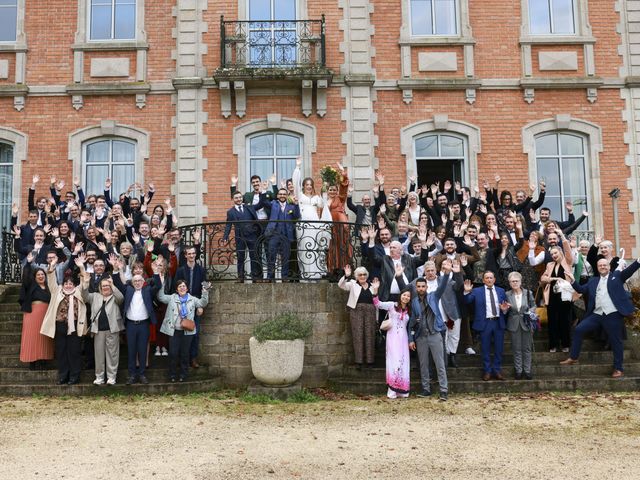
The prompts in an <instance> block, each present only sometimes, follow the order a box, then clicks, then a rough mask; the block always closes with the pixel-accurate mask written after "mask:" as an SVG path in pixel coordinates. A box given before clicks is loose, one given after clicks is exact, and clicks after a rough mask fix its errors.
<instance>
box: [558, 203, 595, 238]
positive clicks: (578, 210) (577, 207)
mask: <svg viewBox="0 0 640 480" xmlns="http://www.w3.org/2000/svg"><path fill="white" fill-rule="evenodd" d="M565 201H566V202H571V203H573V214H574V216H575V217H576V220H577V219H578V218H580V215H582V213H583V212H584V211H585V210H589V207H588V205H587V197H586V196H585V197H565ZM564 215H565V217H567V213H566V211H565V213H564ZM590 229H591V223H590V218H589V217H587V219H586V220H585V221H584V222H582V223H581V224H580V226H579V227H578V231H581V230H590Z"/></svg>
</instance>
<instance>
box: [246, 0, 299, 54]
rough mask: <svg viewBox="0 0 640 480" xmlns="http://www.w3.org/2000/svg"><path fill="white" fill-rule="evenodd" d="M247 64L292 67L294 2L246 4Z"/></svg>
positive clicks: (262, 0)
mask: <svg viewBox="0 0 640 480" xmlns="http://www.w3.org/2000/svg"><path fill="white" fill-rule="evenodd" d="M248 2H249V20H250V22H249V32H248V36H249V64H250V65H251V66H254V67H266V66H278V65H295V64H296V63H297V48H296V39H297V34H296V23H295V21H291V20H296V0H248Z"/></svg>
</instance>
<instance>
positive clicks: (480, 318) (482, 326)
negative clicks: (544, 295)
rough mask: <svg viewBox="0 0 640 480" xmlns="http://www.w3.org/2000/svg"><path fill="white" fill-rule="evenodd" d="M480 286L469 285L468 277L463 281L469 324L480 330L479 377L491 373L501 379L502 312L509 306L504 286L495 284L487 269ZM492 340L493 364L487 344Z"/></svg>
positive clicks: (503, 325) (486, 377)
mask: <svg viewBox="0 0 640 480" xmlns="http://www.w3.org/2000/svg"><path fill="white" fill-rule="evenodd" d="M482 282H483V283H484V285H483V286H482V287H476V288H473V285H472V283H471V281H470V280H465V282H464V300H465V302H466V303H467V304H473V305H474V307H475V312H474V318H473V325H472V328H473V329H474V330H475V331H477V332H480V339H481V342H482V370H483V374H482V380H484V381H487V380H489V379H490V378H491V376H493V378H495V379H496V380H504V377H503V376H502V351H503V348H504V330H505V327H506V322H505V314H504V312H505V311H506V310H508V309H509V304H508V303H507V296H506V294H505V292H504V290H503V289H502V288H500V287H496V286H495V283H496V277H495V274H494V273H493V272H492V271H489V270H487V271H486V272H484V274H483V275H482ZM492 343H493V364H492V363H491V344H492Z"/></svg>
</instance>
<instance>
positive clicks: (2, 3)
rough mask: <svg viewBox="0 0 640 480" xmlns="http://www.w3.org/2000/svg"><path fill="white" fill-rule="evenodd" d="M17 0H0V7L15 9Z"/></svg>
mask: <svg viewBox="0 0 640 480" xmlns="http://www.w3.org/2000/svg"><path fill="white" fill-rule="evenodd" d="M17 4H18V0H0V7H15V6H16V5H17Z"/></svg>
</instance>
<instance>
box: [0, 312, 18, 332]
mask: <svg viewBox="0 0 640 480" xmlns="http://www.w3.org/2000/svg"><path fill="white" fill-rule="evenodd" d="M3 332H6V333H14V332H22V315H20V316H19V317H17V318H15V319H13V320H3V321H1V322H0V333H3Z"/></svg>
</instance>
